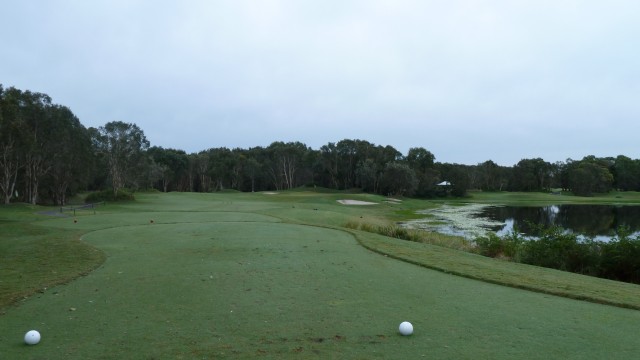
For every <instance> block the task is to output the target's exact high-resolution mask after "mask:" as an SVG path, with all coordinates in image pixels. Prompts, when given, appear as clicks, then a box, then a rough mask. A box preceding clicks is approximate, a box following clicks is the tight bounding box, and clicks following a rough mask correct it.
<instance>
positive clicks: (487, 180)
mask: <svg viewBox="0 0 640 360" xmlns="http://www.w3.org/2000/svg"><path fill="white" fill-rule="evenodd" d="M476 172H477V174H478V176H477V181H478V183H477V185H478V186H477V187H478V188H480V189H481V190H483V191H501V190H502V187H503V186H504V185H505V183H506V179H505V176H504V174H505V172H506V171H505V169H503V168H502V167H501V166H500V165H498V164H496V163H495V162H493V161H491V160H487V161H485V162H483V163H481V164H478V165H477V166H476Z"/></svg>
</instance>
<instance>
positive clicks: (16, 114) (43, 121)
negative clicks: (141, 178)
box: [0, 85, 92, 204]
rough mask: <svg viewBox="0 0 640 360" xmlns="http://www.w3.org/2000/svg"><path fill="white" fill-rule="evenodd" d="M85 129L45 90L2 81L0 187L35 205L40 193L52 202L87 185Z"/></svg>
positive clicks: (88, 164)
mask: <svg viewBox="0 0 640 360" xmlns="http://www.w3.org/2000/svg"><path fill="white" fill-rule="evenodd" d="M91 154H92V151H91V146H90V141H89V134H88V132H87V130H86V129H85V128H84V127H83V126H82V124H80V121H79V120H78V119H77V118H76V116H75V115H74V114H73V113H72V112H71V110H69V109H68V108H66V107H64V106H60V105H56V104H52V102H51V98H50V97H49V96H48V95H46V94H41V93H34V92H30V91H22V90H19V89H16V88H13V87H11V88H8V89H6V90H5V89H3V88H2V86H1V85H0V190H1V191H2V196H3V201H4V203H9V202H10V201H11V200H12V199H13V198H20V199H22V201H25V202H29V203H32V204H36V203H38V202H41V200H42V199H41V193H43V192H44V193H46V194H47V196H48V198H49V199H48V200H51V201H52V202H54V203H56V204H64V203H65V202H66V194H67V193H68V191H70V190H73V189H75V188H79V187H82V188H85V187H86V183H87V181H88V178H87V174H88V172H89V170H90V169H91V164H92V159H91Z"/></svg>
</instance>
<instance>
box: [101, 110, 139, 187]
mask: <svg viewBox="0 0 640 360" xmlns="http://www.w3.org/2000/svg"><path fill="white" fill-rule="evenodd" d="M91 134H92V137H93V138H92V141H93V145H94V147H95V151H96V153H97V155H99V156H101V157H102V158H103V159H105V160H106V164H107V169H108V171H109V175H110V179H111V189H112V190H113V194H114V196H116V195H117V193H118V190H120V189H122V188H124V187H125V186H129V187H133V188H139V187H142V186H141V184H140V183H141V181H140V180H141V179H143V178H144V176H145V175H146V174H145V171H144V169H146V166H147V165H148V164H147V162H146V160H147V158H146V156H147V154H146V150H147V149H148V148H149V141H148V140H147V138H146V137H145V135H144V132H143V131H142V129H140V128H139V127H138V126H137V125H135V124H130V123H125V122H122V121H112V122H109V123H107V124H105V125H104V126H101V127H99V128H98V129H97V131H92V132H91ZM141 170H142V171H141Z"/></svg>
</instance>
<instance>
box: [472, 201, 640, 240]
mask: <svg viewBox="0 0 640 360" xmlns="http://www.w3.org/2000/svg"><path fill="white" fill-rule="evenodd" d="M475 216H477V217H479V218H488V219H491V220H495V221H498V222H501V223H502V224H503V225H501V226H496V227H494V228H492V229H491V230H493V231H496V232H497V234H498V235H504V234H507V233H510V232H511V231H512V230H513V229H514V228H515V229H517V230H518V232H520V233H522V234H525V235H533V234H532V228H531V226H530V224H540V225H543V226H545V227H549V226H553V225H558V226H560V227H561V228H563V229H565V230H566V231H569V232H572V233H576V234H580V235H583V236H587V237H594V238H596V239H598V240H608V239H610V238H611V237H613V236H615V235H616V230H617V229H618V228H619V227H620V226H625V227H628V228H629V229H630V230H631V232H632V233H634V235H635V234H640V206H612V205H551V206H527V207H516V206H489V207H486V208H484V209H482V210H481V211H479V212H478V213H476V214H475Z"/></svg>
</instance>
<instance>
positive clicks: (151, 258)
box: [0, 192, 640, 359]
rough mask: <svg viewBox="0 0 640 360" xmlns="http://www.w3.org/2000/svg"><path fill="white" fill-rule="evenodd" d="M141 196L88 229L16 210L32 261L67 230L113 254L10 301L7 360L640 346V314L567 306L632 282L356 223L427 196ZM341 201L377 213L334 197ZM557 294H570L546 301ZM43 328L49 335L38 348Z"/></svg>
mask: <svg viewBox="0 0 640 360" xmlns="http://www.w3.org/2000/svg"><path fill="white" fill-rule="evenodd" d="M136 198H137V199H138V200H137V201H136V202H132V203H122V204H109V205H107V206H105V207H103V208H100V209H99V210H98V212H97V214H96V215H87V216H83V217H81V218H79V219H78V222H73V221H72V219H71V218H55V217H47V216H44V215H36V214H34V213H33V211H34V209H29V208H24V209H23V210H24V211H21V212H19V214H16V215H15V216H14V215H11V217H12V219H13V220H12V221H13V222H17V223H23V224H25V225H29V228H28V229H27V228H25V229H26V230H29V231H31V232H33V233H32V234H31V235H29V234H26V233H19V232H16V235H17V237H16V239H17V240H15V239H14V240H13V241H9V242H8V243H9V244H13V243H15V242H16V241H19V240H20V239H22V237H23V235H24V236H26V237H28V236H34V238H33V243H31V244H30V245H28V246H27V247H25V248H23V249H22V250H20V252H22V253H29V252H30V251H33V249H34V248H36V247H42V248H49V247H51V246H50V245H48V244H46V243H45V240H46V239H45V238H46V235H45V236H44V237H40V236H42V235H43V233H45V234H58V235H60V236H66V235H68V236H69V238H68V241H69V245H70V246H71V247H70V248H68V249H66V250H65V251H64V252H67V253H71V252H75V251H76V246H80V245H79V244H82V246H87V247H88V248H90V249H97V250H98V252H97V253H99V254H103V255H104V256H105V257H106V261H104V262H103V263H102V265H101V266H100V267H99V268H98V269H96V270H95V271H93V272H91V273H90V274H89V275H88V276H84V277H80V278H78V279H77V280H75V281H72V282H70V283H68V284H65V285H59V286H53V287H52V286H51V285H48V286H47V285H46V284H43V283H39V284H38V285H37V286H35V289H40V291H38V290H36V291H35V292H34V293H33V294H32V296H31V297H30V298H29V299H28V300H26V301H20V302H19V306H15V305H14V306H10V307H5V308H4V310H5V312H6V313H5V314H4V315H2V316H0V358H3V359H4V358H7V359H11V358H20V359H30V358H33V359H39V358H47V359H87V358H91V359H121V358H140V359H152V358H158V359H164V358H169V359H191V358H200V359H201V358H205V359H206V358H208V359H220V358H253V357H260V358H266V359H271V358H273V359H276V358H278V359H279V358H353V359H371V358H381V359H382V358H384V359H388V358H420V357H426V358H435V359H438V358H491V359H512V358H533V359H535V358H539V359H547V358H576V359H577V358H580V359H584V358H593V359H600V358H610V359H615V358H621V359H624V358H633V357H634V356H635V355H636V354H637V353H638V352H639V351H640V344H638V343H637V341H636V339H635V332H636V330H637V324H638V321H639V320H640V312H639V311H636V310H629V309H623V308H620V307H614V306H604V305H600V304H594V303H589V302H584V301H575V300H572V299H569V298H586V297H594V298H595V297H596V296H599V295H603V296H604V297H605V298H610V299H611V298H612V299H614V300H615V301H617V302H619V303H615V302H613V301H611V302H608V301H599V302H603V303H611V304H614V303H615V304H616V305H621V306H628V305H629V304H637V300H636V299H638V298H640V296H638V295H639V293H638V288H640V287H638V286H636V285H629V284H622V283H616V282H610V281H606V280H600V279H593V278H588V277H585V276H580V275H574V274H566V273H562V272H560V271H554V270H548V269H539V268H535V267H531V266H526V265H519V264H512V263H507V262H502V261H499V260H494V259H489V258H484V257H480V256H477V255H473V254H469V253H466V252H463V251H456V250H453V249H448V248H444V247H442V246H434V245H430V244H425V243H421V242H410V241H403V240H399V239H394V238H391V237H387V236H382V235H378V234H373V233H371V232H366V231H362V230H356V229H349V228H345V227H344V224H345V223H346V222H349V221H351V222H353V223H362V224H367V225H364V226H365V227H366V226H374V227H375V226H381V227H384V226H387V225H388V224H389V223H390V222H393V221H394V220H395V219H396V216H397V214H398V213H402V212H406V211H410V210H412V209H418V208H424V207H425V206H433V205H432V203H430V202H429V203H425V202H421V201H417V200H407V199H405V200H404V201H402V202H401V203H393V204H390V203H385V202H384V200H385V199H384V198H383V197H376V196H372V195H366V194H357V195H353V196H351V195H348V194H344V193H338V194H333V193H328V194H316V193H312V192H292V193H280V194H275V195H268V194H140V195H136ZM345 198H346V199H357V200H364V201H373V202H378V205H374V206H346V205H340V204H338V203H337V202H336V200H339V199H345ZM14 210H15V209H10V210H9V212H10V213H13V212H14ZM6 217H7V216H5V218H6ZM390 219H393V220H390ZM6 224H7V222H3V223H0V226H4V225H6ZM362 229H365V228H362ZM26 230H24V231H26ZM368 230H372V229H368ZM20 231H23V230H20ZM80 233H83V234H84V235H83V236H82V241H78V242H75V241H76V240H77V238H76V236H77V235H78V234H80ZM20 234H23V235H20ZM65 234H66V235H65ZM5 238H7V239H8V238H9V237H6V236H5V232H2V233H0V239H2V241H3V242H5ZM356 240H357V241H356ZM360 245H364V246H365V247H366V248H369V249H371V250H374V251H369V250H367V249H365V247H363V246H360ZM376 252H377V253H379V254H376ZM380 254H384V255H387V256H381V255H380ZM11 256H12V257H13V256H16V255H15V253H14V254H13V255H11ZM23 259H24V261H25V264H24V266H25V267H31V268H37V267H38V261H35V259H36V258H35V257H29V256H27V257H24V258H23ZM102 259H104V258H102ZM102 259H95V260H94V261H93V266H95V265H96V264H100V263H101V261H102ZM396 259H402V260H403V261H398V260H396ZM411 263H413V264H411ZM414 264H417V265H420V266H415V265H414ZM89 268H91V267H89ZM430 269H436V270H438V271H432V270H430ZM3 271H5V270H1V269H0V279H2V280H4V279H5V278H6V277H7V275H6V274H7V273H6V272H3ZM449 273H452V274H458V275H462V276H451V275H450V274H449ZM49 275H50V274H49ZM476 278H477V279H482V280H484V281H482V282H481V281H476V280H473V279H476ZM25 281H27V282H29V281H30V279H25ZM509 281H511V282H513V283H515V285H514V284H509V285H510V286H511V287H504V286H499V285H495V284H491V282H493V283H498V284H502V283H505V284H506V283H508V282H509ZM518 284H520V285H522V284H524V285H531V284H537V285H539V286H541V289H535V290H536V291H538V292H530V291H523V290H520V289H516V288H515V287H526V286H518ZM514 286H515V287H514ZM44 287H46V288H47V289H46V290H44ZM556 288H557V289H559V290H563V288H564V291H565V292H566V293H567V294H563V295H564V296H567V297H569V298H565V297H557V296H550V295H548V294H546V293H550V291H548V290H549V289H556ZM403 320H409V321H412V322H413V324H414V327H415V333H414V335H412V336H411V337H402V336H400V335H399V334H398V332H397V326H398V324H399V323H400V322H401V321H403ZM31 328H36V329H39V330H40V331H41V333H42V335H43V340H42V342H41V343H40V344H39V345H37V346H33V347H28V346H26V345H24V344H23V343H22V336H23V335H24V333H25V332H26V331H27V330H29V329H31Z"/></svg>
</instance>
